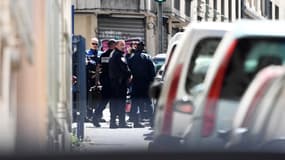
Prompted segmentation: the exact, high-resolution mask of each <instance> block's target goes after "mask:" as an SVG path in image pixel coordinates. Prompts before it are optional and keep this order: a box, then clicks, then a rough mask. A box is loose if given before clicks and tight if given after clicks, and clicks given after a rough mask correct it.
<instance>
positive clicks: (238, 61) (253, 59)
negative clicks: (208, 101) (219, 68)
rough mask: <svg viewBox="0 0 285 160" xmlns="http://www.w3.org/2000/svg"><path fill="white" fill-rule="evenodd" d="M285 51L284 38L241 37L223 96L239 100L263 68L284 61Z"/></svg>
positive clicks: (224, 85)
mask: <svg viewBox="0 0 285 160" xmlns="http://www.w3.org/2000/svg"><path fill="white" fill-rule="evenodd" d="M284 52H285V39H284V38H263V37H252V38H243V39H239V40H238V43H237V47H236V48H235V50H234V52H233V55H232V57H231V59H230V62H229V65H228V67H227V71H226V74H225V78H224V81H223V88H222V91H221V98H223V99H230V100H236V101H239V100H240V98H241V96H242V95H243V93H244V92H245V90H246V89H247V87H248V85H249V83H250V82H251V81H252V79H253V78H254V76H255V75H256V74H257V73H258V72H259V71H260V70H261V69H262V68H264V67H266V66H269V65H282V64H283V63H284V61H285V55H284V54H283V53H284Z"/></svg>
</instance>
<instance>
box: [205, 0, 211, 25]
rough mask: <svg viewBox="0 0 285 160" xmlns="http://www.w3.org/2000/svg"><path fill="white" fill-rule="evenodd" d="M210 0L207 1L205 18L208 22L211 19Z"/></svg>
mask: <svg viewBox="0 0 285 160" xmlns="http://www.w3.org/2000/svg"><path fill="white" fill-rule="evenodd" d="M209 7H210V6H209V0H206V12H205V18H206V21H208V19H209Z"/></svg>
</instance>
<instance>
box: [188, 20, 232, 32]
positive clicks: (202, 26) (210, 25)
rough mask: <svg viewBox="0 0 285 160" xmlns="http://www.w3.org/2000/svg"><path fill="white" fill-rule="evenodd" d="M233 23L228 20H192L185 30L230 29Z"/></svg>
mask: <svg viewBox="0 0 285 160" xmlns="http://www.w3.org/2000/svg"><path fill="white" fill-rule="evenodd" d="M232 26H233V25H232V23H228V22H192V23H190V24H189V25H188V26H187V28H186V30H185V32H189V31H190V30H230V29H232Z"/></svg>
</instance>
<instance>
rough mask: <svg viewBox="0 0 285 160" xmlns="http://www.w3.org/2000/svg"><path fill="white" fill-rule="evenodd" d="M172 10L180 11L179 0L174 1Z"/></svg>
mask: <svg viewBox="0 0 285 160" xmlns="http://www.w3.org/2000/svg"><path fill="white" fill-rule="evenodd" d="M174 8H175V9H177V10H180V0H175V1H174Z"/></svg>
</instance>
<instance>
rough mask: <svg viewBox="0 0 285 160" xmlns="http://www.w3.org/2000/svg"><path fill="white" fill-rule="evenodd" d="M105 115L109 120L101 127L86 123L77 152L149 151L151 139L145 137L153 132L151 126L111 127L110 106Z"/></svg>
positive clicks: (74, 148)
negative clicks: (83, 136)
mask: <svg viewBox="0 0 285 160" xmlns="http://www.w3.org/2000/svg"><path fill="white" fill-rule="evenodd" d="M103 115H104V119H106V120H107V122H106V123H100V124H101V127H100V128H95V127H94V126H93V124H92V123H85V130H84V133H85V138H84V141H83V142H81V143H80V146H77V147H73V150H74V151H75V152H116V151H118V152H131V151H147V147H148V143H149V142H150V141H146V140H144V139H145V138H146V135H147V134H149V133H151V132H152V130H150V127H145V128H118V129H110V128H109V121H110V112H109V108H106V109H105V110H104V113H103ZM126 119H127V118H126ZM72 128H74V129H75V128H76V123H74V124H73V125H72Z"/></svg>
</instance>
